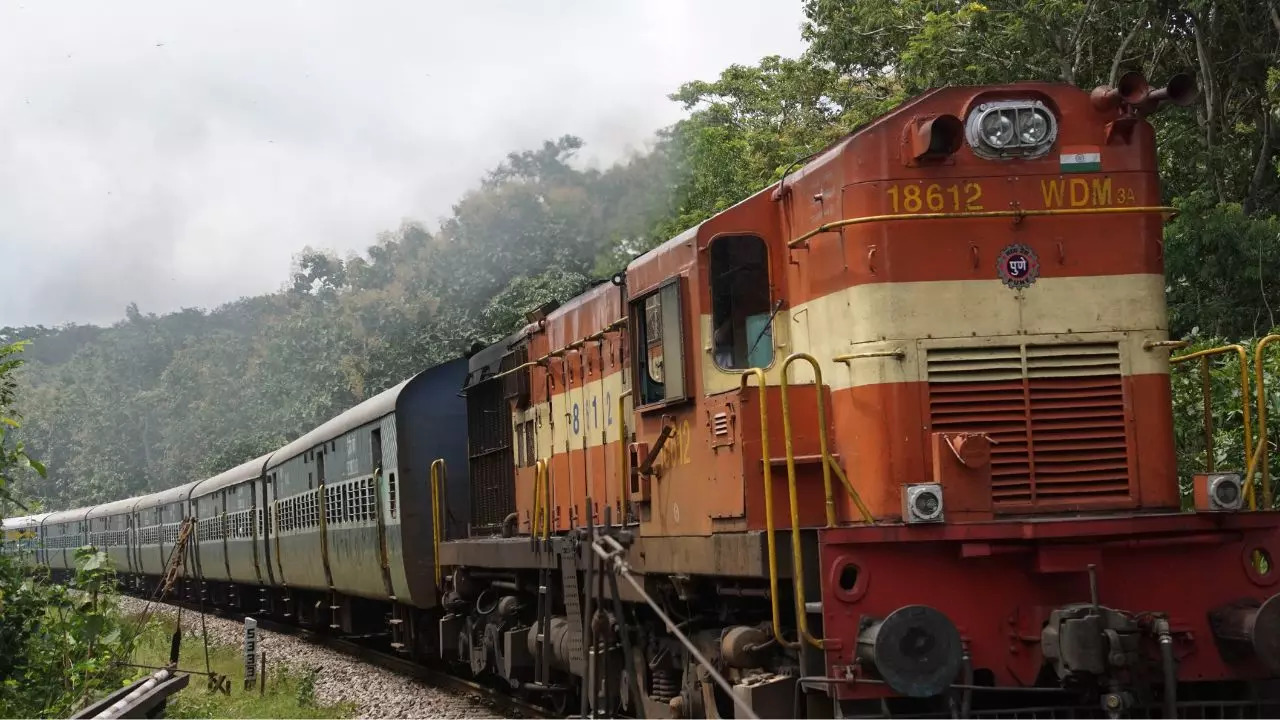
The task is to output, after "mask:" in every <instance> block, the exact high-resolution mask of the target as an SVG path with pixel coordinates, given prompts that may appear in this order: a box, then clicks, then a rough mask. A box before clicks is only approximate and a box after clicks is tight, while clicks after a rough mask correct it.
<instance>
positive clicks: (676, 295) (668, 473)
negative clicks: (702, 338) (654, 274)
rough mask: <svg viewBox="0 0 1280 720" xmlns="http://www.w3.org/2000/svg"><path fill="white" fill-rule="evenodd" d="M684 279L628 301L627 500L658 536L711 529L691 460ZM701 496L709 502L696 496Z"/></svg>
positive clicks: (691, 417) (691, 406) (691, 409)
mask: <svg viewBox="0 0 1280 720" xmlns="http://www.w3.org/2000/svg"><path fill="white" fill-rule="evenodd" d="M686 295H687V293H686V292H685V284H684V278H683V277H681V276H677V277H673V278H671V279H669V280H667V281H665V282H664V283H662V284H661V285H659V286H658V287H657V288H655V289H654V290H652V291H649V292H646V293H643V294H638V296H637V297H636V299H635V300H633V301H632V303H631V319H630V320H631V327H632V328H634V332H633V333H632V352H631V357H632V359H633V362H634V366H633V370H632V372H633V378H634V382H633V383H632V388H633V391H632V392H633V395H632V402H633V407H634V408H635V409H634V412H633V417H634V418H635V436H636V441H635V443H633V444H632V446H631V449H630V456H631V457H630V463H629V466H630V468H631V472H630V477H629V478H628V480H627V500H628V502H629V503H630V504H631V508H632V509H633V516H638V517H639V519H640V521H641V522H642V523H645V522H649V523H654V524H656V526H657V527H655V528H654V531H655V532H657V533H660V534H673V535H693V534H705V533H707V532H709V531H710V527H709V516H708V515H707V513H705V512H704V511H703V510H704V508H703V507H702V505H703V503H704V500H705V494H704V492H703V490H705V488H699V487H698V485H697V484H696V483H690V482H689V481H690V480H692V479H694V477H695V476H694V474H692V473H691V472H690V471H691V470H692V469H693V467H694V466H693V465H692V464H691V460H692V458H691V450H692V447H691V445H692V443H691V440H692V432H693V427H694V426H695V421H696V417H695V411H696V407H695V405H694V404H692V403H690V402H688V400H689V398H690V396H691V394H692V393H691V392H690V385H691V383H690V382H689V379H690V378H689V367H688V365H689V363H688V362H687V360H686V348H687V347H688V344H687V342H686V339H687V338H688V335H689V333H688V332H687V331H686V328H687V327H688V325H689V323H688V321H687V318H686V316H685V315H686V307H687V305H688V303H687V302H686ZM700 496H703V498H704V499H699V497H700Z"/></svg>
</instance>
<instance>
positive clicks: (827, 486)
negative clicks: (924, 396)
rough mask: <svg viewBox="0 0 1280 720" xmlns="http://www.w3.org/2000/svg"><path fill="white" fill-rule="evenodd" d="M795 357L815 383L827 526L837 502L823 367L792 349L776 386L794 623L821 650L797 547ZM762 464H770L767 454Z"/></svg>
mask: <svg viewBox="0 0 1280 720" xmlns="http://www.w3.org/2000/svg"><path fill="white" fill-rule="evenodd" d="M796 360H804V361H805V362H807V363H809V366H810V367H812V368H813V379H814V386H815V388H816V389H817V405H818V451H819V452H820V453H821V455H822V489H823V492H824V493H825V497H826V508H827V527H835V524H836V502H835V498H834V497H833V496H832V493H831V463H830V462H828V458H830V453H829V452H828V451H827V413H826V407H825V403H824V402H823V400H822V368H821V367H819V366H818V361H817V359H816V358H814V357H813V356H812V355H810V354H808V353H792V354H791V355H790V356H788V357H787V359H786V360H785V361H783V363H782V376H781V377H782V386H781V387H780V388H779V394H780V395H781V398H782V437H783V443H784V445H785V447H786V453H787V498H788V499H789V500H790V501H791V508H790V509H791V564H792V575H793V576H794V578H795V598H796V625H797V626H798V627H799V629H800V637H802V638H804V641H805V642H807V643H809V644H810V645H812V646H814V647H815V648H818V649H819V650H821V649H822V648H823V647H824V646H825V644H826V643H825V641H824V640H822V639H821V638H815V637H814V636H813V635H811V634H810V633H809V617H808V613H806V612H805V597H804V554H803V552H801V548H800V499H799V497H797V495H796V456H795V448H794V447H793V444H792V441H791V406H790V403H789V401H788V399H787V394H788V393H787V387H788V385H787V371H788V370H789V369H790V368H791V363H793V362H795V361H796ZM765 464H766V465H768V464H769V458H768V457H767V456H766V457H765Z"/></svg>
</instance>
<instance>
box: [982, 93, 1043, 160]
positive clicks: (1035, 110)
mask: <svg viewBox="0 0 1280 720" xmlns="http://www.w3.org/2000/svg"><path fill="white" fill-rule="evenodd" d="M1057 137H1058V120H1057V118H1055V117H1054V116H1053V113H1052V112H1050V111H1049V108H1047V107H1045V104H1044V103H1042V102H1040V101H1039V100H1000V101H995V102H987V103H983V104H981V105H979V106H978V107H977V109H975V110H974V111H973V112H971V113H969V119H968V120H966V121H965V138H966V139H967V140H968V141H969V147H971V148H973V151H974V152H975V153H976V154H978V155H981V156H983V157H991V158H999V157H1035V156H1037V155H1043V154H1044V153H1046V152H1048V151H1049V148H1050V147H1051V146H1052V145H1053V141H1054V140H1055V139H1056V138H1057Z"/></svg>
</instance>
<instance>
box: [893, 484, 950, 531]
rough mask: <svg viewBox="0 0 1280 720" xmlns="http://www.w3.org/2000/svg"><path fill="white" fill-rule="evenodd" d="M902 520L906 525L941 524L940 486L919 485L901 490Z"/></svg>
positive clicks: (908, 486) (907, 486)
mask: <svg viewBox="0 0 1280 720" xmlns="http://www.w3.org/2000/svg"><path fill="white" fill-rule="evenodd" d="M902 491H903V492H902V501H903V505H904V506H905V507H904V508H903V513H902V519H903V520H905V521H907V522H908V523H934V522H942V520H943V508H942V486H941V485H939V484H938V483H919V484H917V485H906V486H904V487H903V488H902Z"/></svg>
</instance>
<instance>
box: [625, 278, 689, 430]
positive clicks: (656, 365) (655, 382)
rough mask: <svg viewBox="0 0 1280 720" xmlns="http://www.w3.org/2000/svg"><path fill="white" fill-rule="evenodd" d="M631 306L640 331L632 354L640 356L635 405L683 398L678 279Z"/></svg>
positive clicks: (681, 335)
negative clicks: (638, 397)
mask: <svg viewBox="0 0 1280 720" xmlns="http://www.w3.org/2000/svg"><path fill="white" fill-rule="evenodd" d="M632 307H633V308H634V313H635V315H636V316H637V317H636V320H637V321H638V325H639V330H640V332H638V333H637V334H636V357H637V358H639V359H640V362H639V364H638V366H637V375H638V380H639V383H638V387H639V389H640V402H639V403H637V404H638V405H641V406H643V405H651V404H655V403H662V402H674V401H676V400H683V399H684V398H685V396H686V395H685V378H684V325H683V321H682V317H683V312H682V308H681V302H680V282H679V279H678V278H675V279H672V280H671V281H670V282H668V283H667V284H666V285H664V286H663V287H661V288H660V289H658V290H657V291H656V292H654V293H652V294H650V295H648V296H646V297H644V298H642V299H640V300H638V301H637V302H636V303H635V304H633V306H632Z"/></svg>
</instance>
